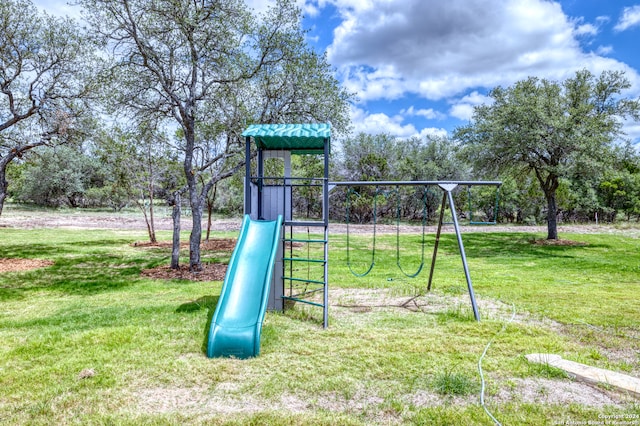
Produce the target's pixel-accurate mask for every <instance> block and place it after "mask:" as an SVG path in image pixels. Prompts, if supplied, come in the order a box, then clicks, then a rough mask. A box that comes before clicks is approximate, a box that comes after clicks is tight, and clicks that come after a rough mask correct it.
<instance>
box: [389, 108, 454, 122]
mask: <svg viewBox="0 0 640 426" xmlns="http://www.w3.org/2000/svg"><path fill="white" fill-rule="evenodd" d="M400 114H402V115H406V116H409V117H416V116H417V117H424V118H426V119H427V120H444V119H445V118H447V116H446V115H444V114H443V113H441V112H439V111H436V110H434V109H433V108H427V109H425V108H421V109H415V108H414V107H413V105H411V106H410V107H409V108H407V109H403V110H401V111H400Z"/></svg>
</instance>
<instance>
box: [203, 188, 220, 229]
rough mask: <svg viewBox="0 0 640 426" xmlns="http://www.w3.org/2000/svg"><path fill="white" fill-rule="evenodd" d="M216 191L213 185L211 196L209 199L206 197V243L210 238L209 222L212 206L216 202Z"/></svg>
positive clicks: (210, 220)
mask: <svg viewBox="0 0 640 426" xmlns="http://www.w3.org/2000/svg"><path fill="white" fill-rule="evenodd" d="M217 191H218V185H213V194H212V195H211V198H209V197H207V237H206V238H205V240H206V241H209V237H210V236H211V222H212V216H213V205H214V203H215V202H216V192H217Z"/></svg>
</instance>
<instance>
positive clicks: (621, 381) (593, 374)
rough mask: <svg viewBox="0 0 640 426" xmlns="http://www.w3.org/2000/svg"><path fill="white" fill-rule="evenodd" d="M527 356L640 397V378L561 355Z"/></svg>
mask: <svg viewBox="0 0 640 426" xmlns="http://www.w3.org/2000/svg"><path fill="white" fill-rule="evenodd" d="M525 358H527V360H528V361H529V362H534V363H537V364H547V365H550V366H552V367H556V368H559V369H561V370H564V371H565V372H567V374H569V375H570V376H572V377H575V378H576V379H577V380H583V381H586V382H589V383H605V384H607V385H609V386H612V387H614V388H616V389H618V390H620V391H623V392H627V393H630V394H632V395H634V396H636V397H640V379H638V378H636V377H633V376H629V375H627V374H622V373H617V372H615V371H611V370H605V369H603V368H597V367H591V366H589V365H585V364H580V363H579V362H574V361H569V360H566V359H563V358H562V357H561V356H560V355H554V354H529V355H525Z"/></svg>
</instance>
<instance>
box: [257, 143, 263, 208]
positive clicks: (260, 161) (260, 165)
mask: <svg viewBox="0 0 640 426" xmlns="http://www.w3.org/2000/svg"><path fill="white" fill-rule="evenodd" d="M257 169H258V170H257V172H258V219H259V220H262V219H264V217H263V216H262V204H263V202H262V186H263V184H264V179H263V177H264V153H263V152H262V149H261V148H258V167H257Z"/></svg>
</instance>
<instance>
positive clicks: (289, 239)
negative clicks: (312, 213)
mask: <svg viewBox="0 0 640 426" xmlns="http://www.w3.org/2000/svg"><path fill="white" fill-rule="evenodd" d="M284 241H285V242H287V243H325V244H326V243H327V240H305V239H297V238H285V239H284Z"/></svg>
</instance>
